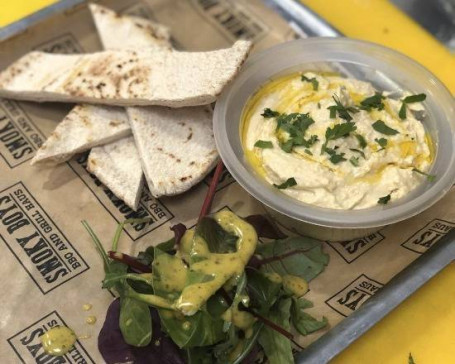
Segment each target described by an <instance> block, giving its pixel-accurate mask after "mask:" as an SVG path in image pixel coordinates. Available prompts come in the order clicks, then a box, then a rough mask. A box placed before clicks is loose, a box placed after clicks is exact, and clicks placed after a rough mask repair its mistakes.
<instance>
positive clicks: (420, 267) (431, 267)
mask: <svg viewBox="0 0 455 364" xmlns="http://www.w3.org/2000/svg"><path fill="white" fill-rule="evenodd" d="M263 1H264V2H265V3H266V4H267V5H268V6H269V7H271V8H272V9H274V10H275V11H277V12H278V13H279V14H281V16H282V17H283V18H284V19H286V20H287V21H288V22H289V24H290V25H291V27H292V28H293V29H294V30H295V31H296V33H297V34H301V35H302V36H310V37H311V36H329V37H337V36H343V34H342V33H341V32H340V31H338V30H337V29H335V28H334V27H333V26H331V25H330V24H329V23H327V22H326V21H325V20H323V19H322V18H320V17H319V16H318V15H317V14H315V13H314V12H313V11H311V10H310V9H308V8H307V7H305V6H304V5H302V4H301V3H300V2H297V1H294V0H263ZM82 2H84V0H62V1H60V2H57V3H56V4H54V5H51V6H49V7H46V8H44V9H42V10H40V11H38V12H36V13H34V14H32V15H30V16H28V17H25V18H24V19H22V20H20V21H17V22H15V23H13V24H11V25H9V26H7V27H3V28H0V41H1V40H4V39H6V38H9V37H11V36H13V35H15V34H18V33H20V32H22V31H25V30H26V29H27V28H28V27H29V26H31V25H32V24H35V23H37V22H39V21H42V20H43V19H45V18H47V17H49V16H51V15H52V14H55V13H58V12H61V11H64V10H66V9H69V8H71V7H73V6H75V5H77V4H79V3H82ZM454 260H455V230H452V231H451V232H449V233H448V234H447V235H446V236H445V237H444V238H442V239H441V240H440V241H439V242H438V243H437V244H436V245H434V246H433V247H432V248H430V249H429V250H428V252H426V253H425V254H423V255H422V256H421V257H419V258H417V259H416V260H415V261H414V262H413V263H411V264H410V265H409V266H408V267H406V268H405V269H404V270H403V271H401V272H400V273H399V274H397V275H396V276H395V277H394V278H393V279H392V280H391V281H390V282H389V283H387V284H386V285H385V286H384V287H383V288H382V289H381V290H380V291H379V292H378V293H376V294H375V295H374V297H372V298H370V299H369V300H368V301H367V302H366V303H365V304H363V305H362V307H361V308H360V309H358V310H357V311H356V312H354V313H353V314H351V315H350V316H349V317H347V318H346V319H344V320H343V321H342V322H341V323H339V324H338V325H337V326H335V327H334V328H333V329H331V330H330V331H329V332H327V333H326V334H325V335H323V336H321V337H320V338H319V339H318V340H316V341H315V342H314V343H313V344H311V345H310V346H308V348H307V349H306V350H304V351H303V352H302V353H300V354H299V355H298V357H297V360H296V362H297V363H305V364H313V363H314V364H324V363H327V362H329V361H330V360H331V359H333V358H334V357H335V356H337V355H338V354H339V353H340V352H342V351H343V350H344V349H345V348H346V347H348V346H349V345H350V344H351V343H352V342H353V341H355V340H356V339H358V338H359V337H360V336H361V335H363V334H364V333H365V332H366V331H368V330H369V329H370V328H371V327H372V326H374V325H375V324H376V323H377V322H379V321H380V320H381V319H382V318H384V317H385V316H386V315H387V314H388V313H390V312H391V311H392V310H393V309H394V308H396V307H397V306H398V305H399V304H400V303H401V302H403V301H404V300H405V299H406V298H408V297H409V296H411V295H412V294H413V293H414V292H415V291H416V290H417V289H419V288H420V287H421V286H423V285H424V284H425V283H426V282H427V281H428V280H430V279H431V278H432V277H434V276H435V275H436V274H437V273H438V272H440V271H441V270H442V269H443V268H445V267H446V266H447V265H448V264H449V263H451V262H452V261H454Z"/></svg>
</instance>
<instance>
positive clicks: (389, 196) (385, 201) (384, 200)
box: [378, 193, 392, 205]
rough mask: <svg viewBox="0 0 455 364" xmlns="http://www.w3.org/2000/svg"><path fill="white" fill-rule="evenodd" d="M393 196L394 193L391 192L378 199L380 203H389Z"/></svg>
mask: <svg viewBox="0 0 455 364" xmlns="http://www.w3.org/2000/svg"><path fill="white" fill-rule="evenodd" d="M391 198H392V193H389V194H388V195H387V196H384V197H380V198H379V200H378V204H380V205H387V204H388V203H389V201H390V199H391Z"/></svg>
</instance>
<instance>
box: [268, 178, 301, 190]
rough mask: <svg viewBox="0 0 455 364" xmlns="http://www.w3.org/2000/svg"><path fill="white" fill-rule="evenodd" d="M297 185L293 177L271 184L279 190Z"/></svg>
mask: <svg viewBox="0 0 455 364" xmlns="http://www.w3.org/2000/svg"><path fill="white" fill-rule="evenodd" d="M295 185H297V182H296V181H295V178H294V177H291V178H288V179H287V180H286V181H284V182H283V183H282V184H279V185H276V184H275V183H274V184H273V187H276V188H278V189H279V190H284V189H286V188H289V187H292V186H295Z"/></svg>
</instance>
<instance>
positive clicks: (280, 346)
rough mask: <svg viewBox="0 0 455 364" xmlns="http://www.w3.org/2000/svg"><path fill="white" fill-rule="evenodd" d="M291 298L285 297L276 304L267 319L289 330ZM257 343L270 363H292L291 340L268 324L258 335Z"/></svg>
mask: <svg viewBox="0 0 455 364" xmlns="http://www.w3.org/2000/svg"><path fill="white" fill-rule="evenodd" d="M291 303H292V300H291V299H290V298H285V299H282V300H280V301H278V303H277V304H276V306H275V307H273V309H272V310H271V311H270V312H269V314H268V316H267V317H268V319H269V320H270V321H272V322H274V323H275V324H277V325H279V326H280V327H282V328H284V329H285V330H287V331H289V330H290V326H291V325H290V322H289V318H290V310H291ZM258 342H259V345H261V347H262V349H263V350H264V352H265V355H266V356H267V359H268V361H269V363H270V364H287V363H289V364H293V363H294V357H293V356H292V347H291V342H290V341H289V340H288V339H287V338H286V337H284V336H283V335H281V334H280V333H278V332H277V331H275V330H273V329H271V328H270V327H268V326H264V327H263V329H262V330H261V332H260V333H259V337H258Z"/></svg>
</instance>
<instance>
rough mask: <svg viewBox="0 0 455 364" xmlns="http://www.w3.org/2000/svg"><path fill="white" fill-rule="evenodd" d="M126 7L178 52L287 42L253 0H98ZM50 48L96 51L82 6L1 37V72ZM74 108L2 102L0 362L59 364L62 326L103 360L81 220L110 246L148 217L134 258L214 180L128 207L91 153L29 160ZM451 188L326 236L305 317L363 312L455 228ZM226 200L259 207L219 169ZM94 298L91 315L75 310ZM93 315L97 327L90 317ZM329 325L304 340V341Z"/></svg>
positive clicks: (88, 355)
mask: <svg viewBox="0 0 455 364" xmlns="http://www.w3.org/2000/svg"><path fill="white" fill-rule="evenodd" d="M101 3H102V4H103V5H106V6H109V7H111V8H113V9H115V10H117V11H120V12H122V13H125V14H134V15H137V16H142V17H146V18H150V19H153V20H156V21H158V22H160V23H163V24H165V25H167V26H169V27H170V28H171V31H172V36H173V43H174V45H175V47H176V48H179V49H187V50H209V49H215V48H221V47H226V46H229V45H230V44H232V43H233V42H234V41H235V39H237V38H239V37H242V38H249V39H252V40H253V41H254V42H255V47H254V51H256V50H260V49H264V48H267V47H270V46H272V45H274V44H276V43H280V42H283V41H286V40H290V39H293V38H294V37H295V34H294V32H293V30H292V29H291V27H289V26H288V24H287V23H286V22H285V21H284V20H283V19H281V18H280V17H279V16H278V15H277V14H275V13H274V12H273V11H271V10H270V9H268V8H266V7H265V6H264V5H263V4H262V3H261V1H260V0H238V1H229V0H144V1H137V0H111V1H103V2H101ZM33 49H39V50H45V51H48V52H56V53H77V52H92V51H96V50H100V49H101V44H100V41H99V39H98V36H97V33H96V30H95V26H94V24H93V21H92V19H91V16H90V13H89V11H88V10H87V8H86V5H85V4H81V5H78V6H76V7H74V8H72V9H70V10H67V11H65V12H64V13H62V14H58V15H54V16H52V17H50V18H48V19H46V20H45V21H43V22H41V23H39V24H37V25H35V26H32V27H30V28H29V29H28V30H27V31H25V32H23V33H21V34H18V35H16V36H14V37H13V38H11V39H9V40H6V41H4V42H3V43H0V69H2V68H4V67H6V66H7V65H8V64H9V63H11V62H12V61H14V60H15V59H17V58H18V57H20V56H22V55H23V54H24V53H26V52H28V51H30V50H33ZM71 107H72V105H65V104H50V103H48V104H35V103H28V102H15V101H8V100H0V156H1V158H0V259H1V264H0V283H1V284H2V289H3V292H2V294H1V297H2V298H1V304H0V362H1V363H20V362H24V363H51V362H52V363H56V362H57V361H53V360H54V359H55V358H49V357H47V356H46V354H45V353H44V351H43V349H42V348H41V345H40V342H39V336H40V335H41V334H43V333H44V331H46V330H48V329H49V328H51V327H53V326H55V325H59V324H60V325H62V324H63V325H67V326H69V327H71V328H73V329H74V330H75V332H76V333H77V334H78V335H80V336H86V337H87V338H85V339H80V340H79V341H78V342H77V344H76V345H75V347H74V349H73V350H71V351H70V352H69V353H68V354H67V355H66V356H65V357H64V361H58V362H69V363H80V364H82V363H103V359H102V358H101V356H100V354H99V352H98V349H97V335H98V332H99V330H100V328H101V326H102V323H103V321H104V317H105V313H106V309H107V307H108V305H109V303H110V302H111V301H112V299H113V296H112V295H111V294H110V293H109V292H108V291H106V290H102V289H101V279H102V277H103V267H102V263H101V260H100V258H99V256H98V254H97V253H96V251H95V249H94V248H93V246H92V243H91V241H90V239H89V237H88V235H87V234H86V232H85V230H84V229H83V227H82V225H81V223H80V221H81V220H84V219H85V220H87V221H88V222H89V223H90V224H91V226H92V227H93V228H94V230H95V232H96V233H97V234H98V236H99V237H100V238H101V240H102V242H103V244H104V245H105V247H106V248H108V247H109V246H110V241H111V239H112V237H113V234H114V231H115V228H116V226H117V224H118V223H119V222H122V221H123V220H125V219H126V218H131V217H146V216H151V217H152V218H153V220H152V221H151V222H150V223H142V224H136V225H133V226H128V227H126V228H125V233H124V234H123V236H122V238H121V243H120V247H119V248H120V250H122V251H124V252H127V253H130V254H136V253H137V252H139V251H140V250H143V249H145V248H146V247H147V246H149V245H151V244H157V243H159V242H161V241H163V240H167V239H168V238H169V237H170V236H171V233H170V231H169V227H170V226H171V225H173V224H175V223H178V222H182V223H184V224H186V225H187V226H188V227H189V226H192V225H194V224H195V223H196V219H197V215H198V212H199V210H200V207H201V205H202V201H203V198H204V196H205V194H206V192H207V188H208V184H209V183H210V176H209V177H208V178H206V180H205V181H204V182H202V183H200V184H199V185H197V186H196V187H195V188H193V189H192V190H191V191H190V192H188V193H185V194H183V195H180V196H176V197H172V198H160V199H155V198H153V197H152V196H151V195H150V193H149V192H148V191H147V190H144V193H143V195H142V198H141V203H140V208H139V211H138V212H137V213H134V212H133V211H132V210H131V209H130V208H128V207H127V206H126V205H125V204H124V203H123V202H122V201H121V200H119V199H117V198H116V197H115V196H114V195H113V194H112V192H111V191H109V190H108V189H107V188H106V187H104V186H103V185H102V184H101V183H100V182H99V181H98V180H97V179H96V178H95V177H93V176H91V175H90V174H89V173H88V172H87V171H86V169H85V165H86V159H87V155H86V154H84V155H79V156H77V157H75V158H73V159H72V160H71V161H69V162H67V163H65V164H62V165H59V166H57V167H52V168H44V169H42V168H39V167H31V166H30V165H29V162H30V159H31V158H32V157H33V155H34V153H35V151H36V149H37V148H38V147H39V146H40V145H41V144H42V143H43V141H44V140H45V138H46V136H47V135H49V134H50V133H51V132H52V130H53V129H54V128H55V126H56V125H57V123H58V122H59V121H60V120H61V119H62V118H63V116H64V115H65V114H66V113H67V112H68V111H69V110H70V108H71ZM454 202H455V194H454V193H453V191H451V192H450V193H449V194H448V195H447V196H446V197H445V198H444V199H443V200H442V201H441V202H439V203H438V204H436V205H435V206H434V207H432V208H430V209H429V210H427V211H426V212H424V213H422V214H420V215H419V216H417V217H414V218H412V219H410V220H408V221H406V222H403V223H400V224H397V225H393V226H389V227H386V228H384V229H382V230H381V231H379V232H378V233H375V234H371V235H370V236H368V237H365V238H363V239H356V240H353V241H347V242H343V243H324V249H325V251H326V252H327V253H328V254H329V255H330V263H329V265H328V267H327V268H326V270H325V272H324V273H323V274H322V275H320V276H319V277H318V278H317V279H315V280H314V281H312V282H311V285H310V292H309V293H308V294H307V296H305V297H306V298H308V299H309V300H311V301H312V302H313V303H314V308H312V309H310V312H311V313H313V314H314V315H315V316H322V315H324V316H326V317H327V318H328V319H329V323H330V325H329V327H328V328H327V329H326V330H325V331H327V330H329V329H330V328H331V327H333V326H335V325H336V324H337V323H339V322H340V321H341V320H342V319H343V318H344V317H346V316H348V315H349V314H350V313H352V312H354V311H355V310H356V309H358V308H359V307H360V306H361V305H362V304H363V303H364V302H365V301H366V300H367V299H368V298H369V297H371V296H372V295H374V294H375V292H376V291H377V290H378V289H380V288H381V287H382V286H383V285H384V284H386V283H387V282H388V281H389V280H390V279H391V278H392V277H393V276H394V275H395V274H396V273H398V272H399V271H401V270H402V269H403V268H404V267H406V266H407V265H408V264H409V263H410V262H412V261H413V260H414V259H416V258H417V257H418V256H419V255H420V254H422V253H424V252H425V251H426V250H427V249H428V248H429V247H430V246H432V245H433V244H435V243H436V242H437V241H438V240H439V239H440V238H441V237H442V236H443V235H444V234H446V233H447V232H448V231H449V230H450V229H451V228H452V227H454V226H455V207H454V206H455V203H454ZM223 207H228V208H230V209H231V210H233V211H235V212H236V213H238V214H239V215H241V216H246V215H249V214H252V213H263V212H264V211H263V209H262V207H261V205H260V204H259V203H258V202H256V201H255V200H254V199H253V198H252V197H250V196H249V195H248V194H247V193H246V192H245V191H244V190H243V189H242V188H241V187H240V186H239V185H238V184H237V183H236V182H235V181H234V180H233V178H232V177H231V176H230V175H229V173H227V172H225V173H223V175H222V178H221V182H220V184H219V186H218V189H217V193H216V196H215V200H214V204H213V207H212V209H213V210H214V211H216V210H219V209H221V208H223ZM86 303H90V304H91V305H92V306H93V307H92V309H91V310H90V311H84V310H83V309H82V306H83V305H84V304H86ZM92 315H93V316H95V317H96V318H97V322H96V323H95V324H94V325H89V324H87V323H86V321H85V320H86V318H87V317H88V316H92ZM325 331H322V332H319V333H317V334H314V335H310V336H308V337H306V338H304V339H303V341H302V342H303V344H304V345H308V344H309V343H311V342H312V341H314V340H315V339H316V338H317V337H319V336H320V335H322V334H323V333H324V332H325Z"/></svg>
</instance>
